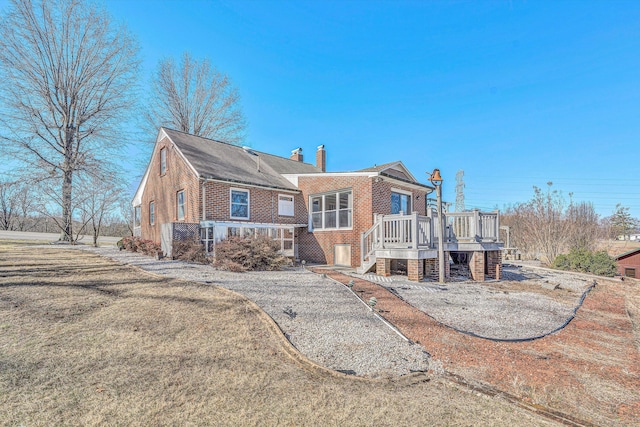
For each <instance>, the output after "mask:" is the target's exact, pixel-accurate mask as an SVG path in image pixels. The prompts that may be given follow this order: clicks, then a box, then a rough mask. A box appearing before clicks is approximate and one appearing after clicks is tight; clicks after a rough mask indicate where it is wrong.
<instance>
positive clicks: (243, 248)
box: [214, 236, 289, 272]
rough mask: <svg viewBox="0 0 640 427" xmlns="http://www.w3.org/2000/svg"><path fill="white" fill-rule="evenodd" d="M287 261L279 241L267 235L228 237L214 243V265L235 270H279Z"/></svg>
mask: <svg viewBox="0 0 640 427" xmlns="http://www.w3.org/2000/svg"><path fill="white" fill-rule="evenodd" d="M288 262H289V260H288V259H287V257H285V256H283V255H282V254H281V253H280V243H279V242H276V241H274V240H272V239H270V238H268V237H264V236H260V237H256V238H250V239H247V238H242V237H230V238H229V239H227V240H224V241H222V242H220V243H218V244H217V245H216V256H215V262H214V265H215V266H216V267H218V268H220V269H222V270H229V271H235V272H241V271H248V270H280V269H281V268H282V267H283V266H284V265H286V264H287V263H288Z"/></svg>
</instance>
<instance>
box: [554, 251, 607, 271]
mask: <svg viewBox="0 0 640 427" xmlns="http://www.w3.org/2000/svg"><path fill="white" fill-rule="evenodd" d="M553 267H554V268H557V269H559V270H570V271H578V272H581V273H591V274H597V275H598V276H608V277H613V276H615V274H616V273H617V271H618V268H617V266H616V262H615V260H614V259H613V258H611V257H610V256H609V255H608V254H607V253H606V252H604V251H600V252H590V251H587V250H585V249H572V250H571V252H569V253H568V254H562V255H558V256H557V257H556V259H555V260H554V261H553Z"/></svg>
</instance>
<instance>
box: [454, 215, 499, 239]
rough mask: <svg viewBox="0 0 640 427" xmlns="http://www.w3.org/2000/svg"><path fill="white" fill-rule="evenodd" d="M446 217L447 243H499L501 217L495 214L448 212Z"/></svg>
mask: <svg viewBox="0 0 640 427" xmlns="http://www.w3.org/2000/svg"><path fill="white" fill-rule="evenodd" d="M444 217H445V224H446V229H445V236H446V239H447V240H446V241H447V242H497V241H498V240H499V235H498V231H499V230H500V215H499V213H498V212H497V211H495V212H480V211H479V210H474V211H471V212H448V213H445V214H444Z"/></svg>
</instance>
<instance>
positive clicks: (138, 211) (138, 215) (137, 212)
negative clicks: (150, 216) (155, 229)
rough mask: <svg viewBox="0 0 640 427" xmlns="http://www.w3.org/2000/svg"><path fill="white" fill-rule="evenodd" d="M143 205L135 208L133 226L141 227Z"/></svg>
mask: <svg viewBox="0 0 640 427" xmlns="http://www.w3.org/2000/svg"><path fill="white" fill-rule="evenodd" d="M141 213H142V206H140V205H138V206H135V207H134V208H133V228H137V227H140V226H141V225H142V224H141V216H142V215H141Z"/></svg>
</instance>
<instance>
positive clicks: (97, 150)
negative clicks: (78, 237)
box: [0, 0, 139, 241]
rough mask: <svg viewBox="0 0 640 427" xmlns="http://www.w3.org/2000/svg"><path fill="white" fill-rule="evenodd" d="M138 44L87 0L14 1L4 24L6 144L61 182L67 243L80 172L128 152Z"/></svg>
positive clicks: (1, 114)
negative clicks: (124, 127) (125, 128)
mask: <svg viewBox="0 0 640 427" xmlns="http://www.w3.org/2000/svg"><path fill="white" fill-rule="evenodd" d="M138 65H139V62H138V59H137V45H136V43H135V42H134V41H133V39H132V38H131V37H130V35H129V34H128V33H127V31H126V29H125V28H124V27H122V26H116V25H114V24H112V23H111V21H110V18H109V16H108V15H107V14H106V12H105V11H104V10H102V9H99V8H98V7H97V6H95V5H94V4H93V3H84V2H83V1H81V0H41V1H37V0H11V7H10V8H9V10H8V14H7V15H6V16H4V17H3V19H2V21H0V75H1V77H2V79H3V83H4V84H3V85H2V86H1V88H0V101H2V102H1V103H0V105H4V107H3V108H2V107H0V108H2V110H1V111H0V120H1V121H2V122H1V123H0V124H2V126H0V129H2V130H0V132H4V133H3V134H0V141H2V142H4V143H5V144H4V145H5V148H6V149H7V150H11V152H12V154H14V155H15V156H16V158H18V159H20V160H22V161H24V162H26V164H27V165H29V167H30V168H31V170H32V171H42V170H44V171H46V172H47V173H48V174H49V175H50V176H51V177H54V178H56V179H58V180H59V182H60V183H61V185H60V186H59V191H60V196H59V197H58V199H59V203H60V206H61V207H62V212H61V218H62V219H61V222H60V223H59V225H60V228H61V239H62V240H68V241H72V240H73V235H74V233H73V228H72V214H73V210H72V193H73V188H74V184H73V182H74V174H75V173H77V172H79V171H90V170H95V169H99V168H100V167H101V166H102V165H103V164H104V162H105V160H107V159H109V158H110V156H111V155H112V154H113V153H115V152H116V150H117V149H118V148H121V147H122V141H123V138H122V135H121V134H119V133H118V132H117V131H116V129H117V128H118V126H119V124H120V123H121V122H122V121H123V118H124V113H125V112H126V111H128V110H129V108H130V107H131V103H132V99H133V98H132V96H131V95H132V88H135V83H136V76H137V70H138Z"/></svg>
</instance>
